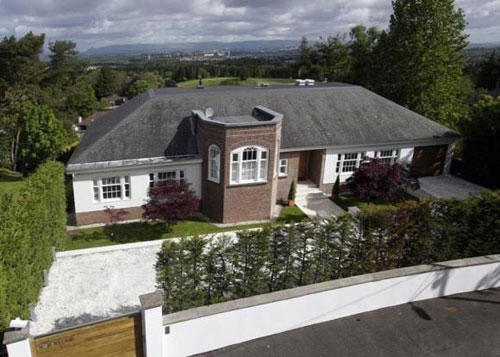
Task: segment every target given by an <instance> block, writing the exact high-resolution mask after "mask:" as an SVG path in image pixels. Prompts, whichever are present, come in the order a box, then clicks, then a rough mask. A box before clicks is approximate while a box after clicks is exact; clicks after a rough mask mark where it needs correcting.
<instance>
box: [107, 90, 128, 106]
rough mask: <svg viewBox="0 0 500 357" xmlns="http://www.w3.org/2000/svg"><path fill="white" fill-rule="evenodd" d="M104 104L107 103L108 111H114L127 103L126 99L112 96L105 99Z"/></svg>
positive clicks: (116, 95)
mask: <svg viewBox="0 0 500 357" xmlns="http://www.w3.org/2000/svg"><path fill="white" fill-rule="evenodd" d="M105 100H106V102H108V103H109V109H114V108H116V107H118V106H120V105H122V104H124V103H125V102H126V101H127V98H125V97H122V96H119V95H118V94H113V95H111V96H109V97H106V98H105Z"/></svg>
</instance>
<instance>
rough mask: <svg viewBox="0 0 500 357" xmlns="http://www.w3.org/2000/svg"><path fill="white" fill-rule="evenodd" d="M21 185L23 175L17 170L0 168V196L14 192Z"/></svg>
mask: <svg viewBox="0 0 500 357" xmlns="http://www.w3.org/2000/svg"><path fill="white" fill-rule="evenodd" d="M22 186H23V177H22V175H21V174H20V173H19V172H15V171H11V170H8V169H4V168H0V196H1V195H3V194H6V193H16V192H17V191H19V190H20V189H21V187H22Z"/></svg>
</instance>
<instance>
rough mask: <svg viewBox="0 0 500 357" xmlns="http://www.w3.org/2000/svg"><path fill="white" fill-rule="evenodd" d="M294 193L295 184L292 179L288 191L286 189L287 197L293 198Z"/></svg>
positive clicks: (295, 190)
mask: <svg viewBox="0 0 500 357" xmlns="http://www.w3.org/2000/svg"><path fill="white" fill-rule="evenodd" d="M296 194H297V184H296V183H295V180H292V183H291V184H290V191H288V199H289V200H295V196H296Z"/></svg>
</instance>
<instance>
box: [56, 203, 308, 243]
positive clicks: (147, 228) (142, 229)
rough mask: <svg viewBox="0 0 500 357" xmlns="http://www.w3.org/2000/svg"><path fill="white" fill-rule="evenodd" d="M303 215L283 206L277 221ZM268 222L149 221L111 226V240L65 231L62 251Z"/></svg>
mask: <svg viewBox="0 0 500 357" xmlns="http://www.w3.org/2000/svg"><path fill="white" fill-rule="evenodd" d="M304 219H307V216H306V215H305V214H304V213H303V212H302V211H301V210H300V209H299V208H297V207H285V208H284V209H283V210H282V212H281V214H280V217H279V218H278V221H279V222H281V223H290V222H298V221H300V220H304ZM269 224H270V223H255V224H246V225H237V226H230V227H217V226H215V225H214V224H212V223H209V222H205V221H202V220H200V219H197V218H191V219H188V220H186V221H183V222H180V223H179V224H177V225H175V226H173V227H172V230H171V231H170V232H168V231H167V229H166V226H165V224H162V223H153V222H134V223H126V224H118V225H116V226H115V227H114V239H113V240H111V239H110V228H109V227H96V228H85V229H79V230H76V231H71V232H68V240H67V242H66V250H74V249H84V248H94V247H103V246H107V245H116V244H124V243H133V242H145V241H150V240H155V239H165V238H173V237H188V236H195V235H201V234H211V233H222V232H229V231H236V230H244V229H251V228H258V227H264V226H266V225H269Z"/></svg>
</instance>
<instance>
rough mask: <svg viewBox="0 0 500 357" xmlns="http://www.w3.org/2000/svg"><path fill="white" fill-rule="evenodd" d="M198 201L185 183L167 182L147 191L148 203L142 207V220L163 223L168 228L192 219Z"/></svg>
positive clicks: (196, 209)
mask: <svg viewBox="0 0 500 357" xmlns="http://www.w3.org/2000/svg"><path fill="white" fill-rule="evenodd" d="M199 203H200V200H199V199H198V198H197V197H196V193H195V192H194V191H193V190H191V189H190V185H189V184H188V183H187V182H185V181H176V180H168V181H165V182H161V183H160V184H158V185H156V186H155V187H153V188H151V190H150V191H149V201H148V202H147V203H146V204H145V205H143V206H142V209H143V213H142V216H143V218H147V219H153V220H160V221H164V222H165V223H166V224H167V225H168V226H169V227H170V226H172V225H174V224H177V222H179V221H182V220H185V219H187V218H189V217H192V216H193V215H194V214H195V213H196V212H197V211H198V207H199Z"/></svg>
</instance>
